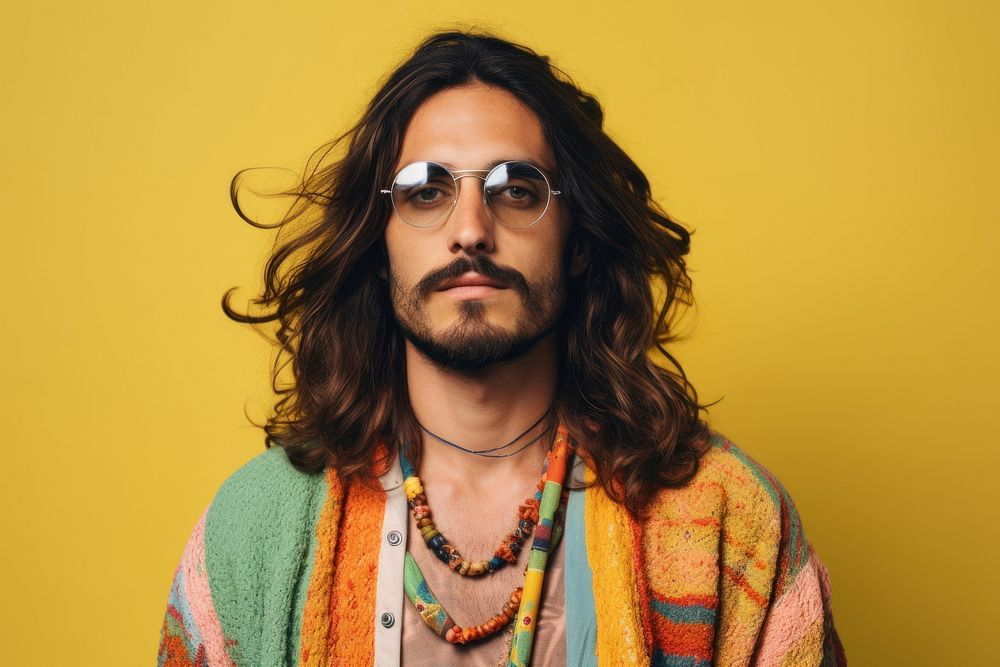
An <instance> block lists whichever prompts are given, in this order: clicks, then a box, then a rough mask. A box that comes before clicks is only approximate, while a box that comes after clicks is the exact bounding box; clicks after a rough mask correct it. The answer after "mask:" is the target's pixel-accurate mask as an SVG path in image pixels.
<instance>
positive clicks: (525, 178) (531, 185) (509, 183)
mask: <svg viewBox="0 0 1000 667" xmlns="http://www.w3.org/2000/svg"><path fill="white" fill-rule="evenodd" d="M485 188H486V204H487V205H488V206H489V207H490V211H492V212H493V215H494V216H496V218H497V220H499V221H500V222H501V223H503V224H504V225H507V226H508V227H528V226H529V225H532V224H534V223H535V222H537V221H538V219H539V218H541V217H542V214H543V213H545V209H546V207H547V206H548V204H549V183H548V181H547V180H546V179H545V175H544V174H543V173H542V172H541V170H539V169H538V167H536V166H534V165H532V164H528V163H527V162H505V163H503V164H501V165H499V166H497V167H496V168H495V169H494V170H493V171H491V172H490V174H489V176H488V177H487V178H486V184H485Z"/></svg>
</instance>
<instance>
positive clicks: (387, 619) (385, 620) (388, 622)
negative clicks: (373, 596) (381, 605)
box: [379, 612, 396, 628]
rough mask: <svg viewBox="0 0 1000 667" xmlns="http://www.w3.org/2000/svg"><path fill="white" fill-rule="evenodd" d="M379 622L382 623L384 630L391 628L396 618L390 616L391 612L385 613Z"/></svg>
mask: <svg viewBox="0 0 1000 667" xmlns="http://www.w3.org/2000/svg"><path fill="white" fill-rule="evenodd" d="M379 621H381V623H382V627H383V628H391V627H392V625H393V624H394V623H395V622H396V617H395V616H393V615H392V614H390V613H389V612H385V613H384V614H382V618H380V619H379Z"/></svg>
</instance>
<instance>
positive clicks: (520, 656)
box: [400, 426, 573, 667]
mask: <svg viewBox="0 0 1000 667" xmlns="http://www.w3.org/2000/svg"><path fill="white" fill-rule="evenodd" d="M572 449H573V447H572V444H571V443H570V439H569V434H568V432H567V431H566V429H565V428H564V427H563V426H559V427H558V429H557V432H556V439H555V442H554V443H553V447H552V449H551V450H550V451H549V452H548V454H546V457H545V468H544V470H543V473H542V481H541V482H540V483H539V490H538V492H537V493H536V494H535V498H533V499H531V500H536V501H537V508H538V509H537V512H538V519H537V527H536V529H535V539H534V540H533V542H532V545H531V554H530V555H529V557H528V565H527V567H526V568H525V573H524V584H523V586H520V587H518V588H516V589H515V590H514V591H513V592H512V593H511V594H510V597H509V598H508V599H507V601H506V602H505V603H504V605H503V608H502V609H501V611H500V613H498V614H495V615H494V616H493V617H491V618H489V619H488V620H487V621H486V622H484V623H482V624H481V625H477V626H474V627H470V628H462V627H460V626H458V625H456V624H455V622H454V621H453V620H452V619H451V616H450V615H449V614H448V612H447V611H446V610H445V609H444V606H443V605H442V604H441V603H440V602H439V601H438V600H437V598H436V597H435V596H434V594H433V593H432V592H431V590H430V587H429V586H428V585H427V580H426V579H425V578H424V576H423V573H421V572H420V568H419V567H418V566H417V563H416V561H415V560H414V559H413V556H412V555H411V554H410V553H409V551H407V553H406V556H405V561H404V576H403V588H404V590H405V591H406V597H407V598H409V600H410V602H411V603H413V606H414V607H416V609H417V612H418V613H419V614H420V617H421V618H422V619H423V620H424V623H426V624H427V625H428V626H429V627H430V628H431V629H432V630H434V632H435V633H436V634H437V635H439V636H441V637H443V638H444V639H446V640H447V641H449V642H451V643H453V644H466V643H468V642H471V641H476V640H478V639H483V638H484V637H488V636H490V635H492V634H493V633H495V632H497V631H498V630H499V629H501V628H502V627H504V626H505V625H507V624H508V623H509V622H510V621H511V619H512V618H514V617H515V614H514V610H515V609H516V610H517V614H516V618H517V621H516V623H515V624H514V634H513V637H512V640H511V649H510V657H509V659H508V665H509V666H510V667H523V666H526V665H527V664H528V660H529V657H530V656H531V646H532V642H533V641H534V634H535V628H536V623H535V621H536V620H537V617H538V611H539V608H540V605H541V592H542V584H543V583H544V579H545V568H546V566H547V565H548V556H549V551H550V550H551V549H552V548H554V547H555V545H556V544H558V542H559V538H560V537H561V535H562V519H563V517H564V515H565V510H566V497H567V494H566V493H564V492H563V481H564V480H565V477H566V469H567V467H568V465H567V462H568V459H569V457H570V456H571V454H572ZM405 460H406V459H405V457H404V456H403V455H402V454H401V455H400V463H401V464H403V462H404V461H405ZM405 465H406V466H407V467H404V474H405V475H406V480H405V481H404V482H403V485H404V487H405V488H406V494H407V498H410V497H411V493H412V495H413V497H416V496H418V495H420V496H422V495H423V488H422V487H421V485H420V480H419V478H418V477H417V476H416V475H415V474H414V473H413V468H412V466H409V463H408V462H407V463H406V464H405ZM424 502H426V498H425V499H424ZM522 507H523V506H522ZM431 525H433V524H431ZM424 528H426V525H425V526H424ZM421 530H423V528H421ZM426 535H427V534H426V533H425V540H428V538H427V536H426ZM438 535H440V533H438ZM441 542H442V543H443V536H442V540H441ZM428 546H430V544H429V540H428ZM431 548H432V549H434V547H431ZM435 553H437V550H435ZM438 557H439V558H441V556H440V555H439V556H438ZM442 560H445V559H444V558H442ZM445 562H448V563H449V565H450V554H449V560H446V561H445Z"/></svg>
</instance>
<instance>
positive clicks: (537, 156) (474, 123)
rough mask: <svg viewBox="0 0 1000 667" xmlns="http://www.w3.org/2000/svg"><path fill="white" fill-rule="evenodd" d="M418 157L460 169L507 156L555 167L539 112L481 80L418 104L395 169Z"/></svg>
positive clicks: (449, 90) (546, 166)
mask: <svg viewBox="0 0 1000 667" xmlns="http://www.w3.org/2000/svg"><path fill="white" fill-rule="evenodd" d="M416 160H434V161H435V162H441V163H443V164H446V165H447V166H451V167H454V168H458V169H482V168H484V167H486V166H487V165H489V164H492V163H496V162H499V161H503V160H527V161H529V162H533V163H535V164H537V165H539V166H540V167H543V168H545V169H548V170H549V171H550V173H551V172H554V171H555V168H556V164H555V157H554V155H553V153H552V148H551V147H550V146H549V143H548V141H547V140H546V139H545V132H544V130H543V128H542V123H541V121H540V120H539V119H538V116H537V115H536V114H535V113H534V112H533V111H532V110H531V109H529V108H528V107H527V106H525V105H524V103H523V102H521V101H520V100H519V99H517V97H515V96H514V95H513V94H511V93H509V92H508V91H506V90H504V89H503V88H496V87H492V86H487V85H485V84H482V83H478V82H476V83H472V84H468V85H463V86H458V87H455V88H448V89H446V90H443V91H441V92H439V93H436V94H434V95H432V96H431V97H429V98H427V100H426V101H424V103H423V104H421V105H420V106H419V107H418V108H417V110H416V111H415V112H414V114H413V116H412V117H411V118H410V123H409V125H408V126H407V128H406V134H405V135H404V136H403V146H402V149H401V151H400V154H399V159H398V160H397V163H396V169H399V168H400V167H402V166H403V165H406V164H409V163H410V162H414V161H416Z"/></svg>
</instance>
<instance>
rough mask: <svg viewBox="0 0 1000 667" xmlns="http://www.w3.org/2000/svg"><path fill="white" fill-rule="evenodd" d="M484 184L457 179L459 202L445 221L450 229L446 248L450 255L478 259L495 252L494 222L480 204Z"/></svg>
mask: <svg viewBox="0 0 1000 667" xmlns="http://www.w3.org/2000/svg"><path fill="white" fill-rule="evenodd" d="M463 181H464V183H463ZM483 182H484V180H483V179H482V178H480V177H478V176H471V175H467V176H459V177H458V201H457V202H456V203H455V208H454V209H453V210H452V212H451V216H450V218H449V220H448V221H447V224H449V225H450V226H451V230H450V231H449V232H448V248H449V249H450V250H451V252H453V253H458V252H462V251H464V252H465V253H466V254H468V255H477V254H480V253H491V252H493V250H494V248H495V241H494V231H495V227H494V221H493V217H492V216H491V215H490V212H489V210H488V209H487V208H486V202H484V201H483Z"/></svg>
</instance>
